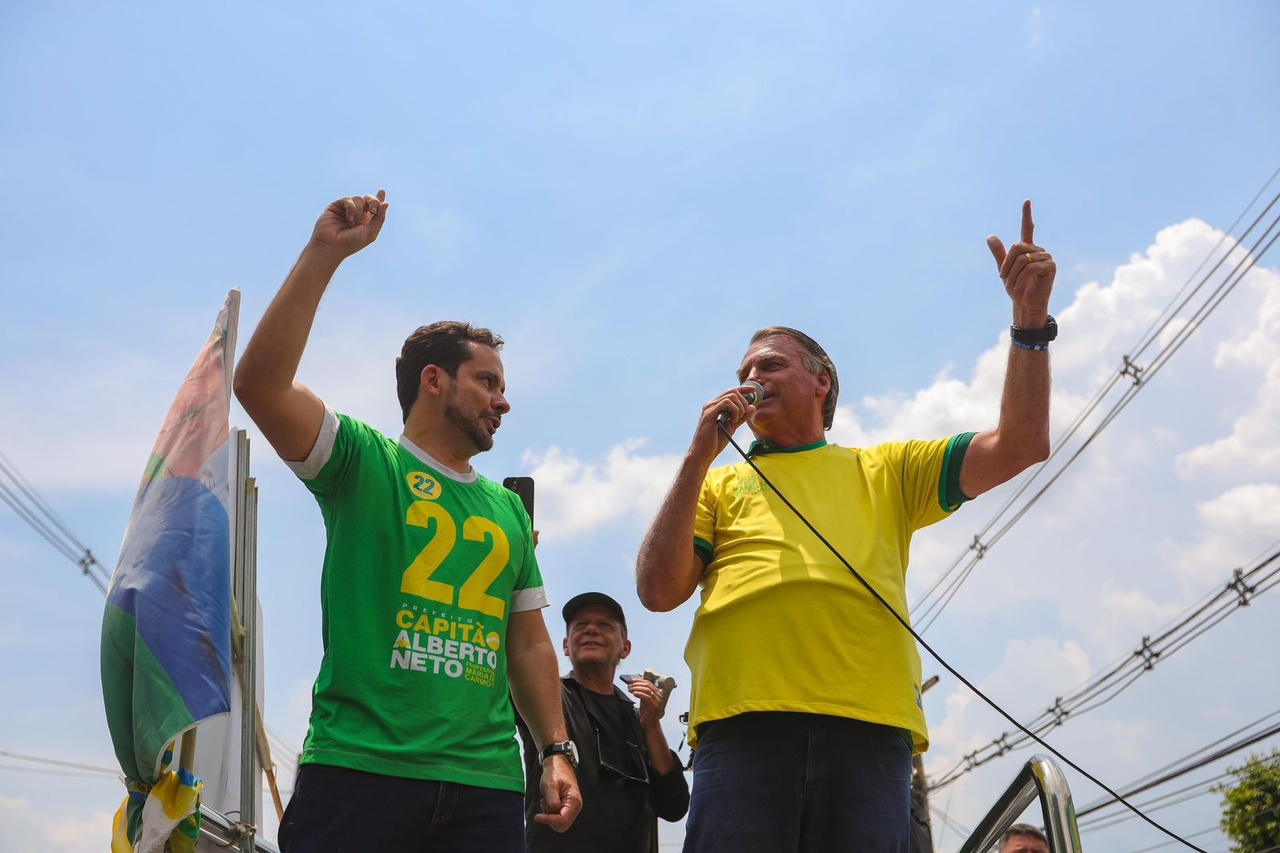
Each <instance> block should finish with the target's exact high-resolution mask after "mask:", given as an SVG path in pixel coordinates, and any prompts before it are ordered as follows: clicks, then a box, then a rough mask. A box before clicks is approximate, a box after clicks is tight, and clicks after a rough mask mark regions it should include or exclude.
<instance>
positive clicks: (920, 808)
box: [910, 675, 938, 853]
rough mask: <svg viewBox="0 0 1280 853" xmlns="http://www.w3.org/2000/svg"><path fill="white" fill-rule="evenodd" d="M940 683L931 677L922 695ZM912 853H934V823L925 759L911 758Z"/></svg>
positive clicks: (922, 686)
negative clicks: (925, 773) (931, 813)
mask: <svg viewBox="0 0 1280 853" xmlns="http://www.w3.org/2000/svg"><path fill="white" fill-rule="evenodd" d="M937 683H938V676H936V675H934V676H930V678H929V680H928V681H926V682H925V683H924V684H922V685H920V695H921V696H923V695H924V694H925V692H926V691H927V690H928V689H929V688H930V687H932V686H933V685H935V684H937ZM910 851H911V853H933V822H932V821H931V820H930V819H929V786H928V785H927V784H926V783H925V778H924V757H923V756H920V755H913V756H912V757H911V844H910Z"/></svg>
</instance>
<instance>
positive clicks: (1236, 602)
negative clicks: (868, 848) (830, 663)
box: [930, 542, 1280, 790]
mask: <svg viewBox="0 0 1280 853" xmlns="http://www.w3.org/2000/svg"><path fill="white" fill-rule="evenodd" d="M1268 550H1270V553H1269V554H1267V553H1266V552H1264V555H1263V556H1260V557H1258V558H1256V559H1255V562H1254V564H1252V565H1251V566H1250V568H1249V569H1247V570H1245V569H1241V568H1237V569H1234V570H1232V579H1231V580H1230V581H1228V582H1227V583H1226V584H1224V585H1223V586H1222V587H1221V588H1220V589H1218V590H1217V591H1216V592H1213V593H1210V594H1209V595H1208V596H1207V597H1206V598H1205V599H1203V600H1202V601H1201V602H1199V603H1197V604H1194V605H1192V606H1191V607H1190V608H1189V609H1188V610H1187V611H1184V612H1183V614H1182V615H1180V616H1179V617H1177V619H1175V621H1174V622H1172V623H1170V624H1168V625H1166V626H1165V627H1163V628H1161V629H1160V631H1158V632H1157V634H1156V636H1155V638H1154V639H1152V637H1151V636H1146V637H1143V638H1142V643H1141V644H1140V645H1139V646H1138V648H1136V649H1135V650H1134V651H1132V652H1130V653H1129V654H1127V655H1125V656H1123V657H1121V658H1120V659H1119V660H1118V661H1116V662H1115V663H1114V664H1113V665H1112V666H1110V667H1109V668H1107V669H1106V670H1104V671H1103V672H1102V673H1101V674H1100V675H1098V676H1095V677H1094V678H1092V679H1090V680H1089V681H1086V682H1085V683H1084V684H1082V685H1080V686H1079V687H1077V688H1076V689H1075V690H1074V691H1073V692H1072V693H1070V694H1068V695H1066V696H1059V697H1056V698H1055V700H1054V703H1053V705H1052V706H1050V707H1049V708H1047V709H1046V710H1045V711H1043V712H1041V713H1040V715H1038V716H1037V717H1035V718H1033V719H1032V720H1029V721H1027V722H1026V723H1025V726H1026V728H1027V729H1029V730H1031V731H1033V732H1035V734H1038V735H1043V734H1045V733H1047V732H1049V731H1050V730H1052V729H1054V728H1057V727H1058V726H1060V725H1063V724H1065V723H1066V721H1067V720H1068V719H1073V718H1075V717H1079V716H1081V715H1083V714H1085V713H1087V712H1089V711H1092V710H1094V709H1096V708H1099V707H1101V706H1103V705H1105V704H1106V703H1108V702H1110V701H1111V700H1112V699H1114V698H1115V697H1116V696H1117V695H1119V694H1120V693H1121V692H1122V691H1123V690H1125V689H1126V688H1128V687H1129V686H1130V685H1132V684H1133V683H1134V682H1135V681H1137V680H1138V679H1139V678H1141V677H1142V676H1143V675H1145V674H1146V673H1148V672H1150V671H1151V670H1153V669H1155V667H1156V665H1157V664H1158V663H1159V662H1160V661H1161V660H1167V659H1168V658H1170V657H1172V656H1173V654H1174V653H1176V652H1177V651H1179V650H1180V649H1182V648H1183V647H1184V646H1186V645H1187V644H1188V643H1190V642H1191V641H1192V640H1193V639H1196V638H1198V637H1200V636H1201V635H1203V634H1204V633H1205V632H1207V631H1208V630H1209V629H1210V628H1212V627H1214V626H1215V625H1217V624H1219V623H1220V622H1222V621H1223V620H1224V619H1226V618H1227V616H1230V615H1231V614H1232V613H1235V612H1236V611H1238V610H1239V609H1240V608H1242V607H1247V606H1248V605H1249V604H1250V603H1251V602H1252V601H1253V600H1255V599H1256V598H1257V596H1258V595H1260V594H1261V593H1262V592H1263V591H1265V590H1267V589H1270V588H1272V587H1273V586H1275V585H1276V584H1277V583H1280V542H1277V543H1273V544H1272V545H1271V546H1269V549H1268ZM1019 728H1021V726H1019ZM1024 731H1025V730H1024ZM1034 739H1035V738H1034V736H1032V735H1025V736H1022V735H1019V734H1018V733H1016V732H1010V731H1006V732H1004V733H1002V734H1001V735H1000V736H998V737H996V738H994V739H993V740H992V741H991V742H990V743H988V744H987V745H985V746H983V747H980V748H979V749H976V750H974V751H973V752H970V753H969V754H967V755H965V756H964V757H963V758H962V759H961V761H960V762H958V763H957V764H955V765H954V766H952V767H951V768H950V769H948V770H946V771H944V772H942V773H940V774H937V775H936V776H935V778H934V780H933V782H932V783H931V785H930V788H931V790H939V789H941V788H944V787H946V786H947V785H949V784H951V783H952V782H954V781H956V780H957V779H959V778H960V777H961V776H963V775H964V774H966V773H968V772H969V771H971V770H973V769H975V768H977V767H980V766H982V765H983V764H986V763H987V762H989V761H992V760H994V759H996V758H999V757H1001V756H1003V755H1004V754H1006V753H1008V752H1010V751H1012V750H1015V749H1018V748H1019V747H1021V746H1023V745H1025V744H1026V743H1028V742H1029V741H1031V740H1034Z"/></svg>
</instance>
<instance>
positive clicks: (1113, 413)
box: [911, 169, 1280, 633]
mask: <svg viewBox="0 0 1280 853" xmlns="http://www.w3.org/2000/svg"><path fill="white" fill-rule="evenodd" d="M1278 175H1280V169H1278V170H1277V171H1276V172H1274V173H1272V175H1271V177H1270V178H1268V180H1267V181H1266V183H1265V184H1264V185H1263V188H1262V189H1261V190H1259V192H1258V193H1257V194H1256V195H1255V196H1254V199H1253V200H1252V201H1250V202H1249V205H1248V206H1246V208H1245V212H1247V211H1248V210H1249V208H1251V207H1253V206H1254V204H1256V202H1257V201H1258V199H1259V198H1261V197H1262V194H1263V193H1264V192H1265V191H1266V189H1267V187H1268V186H1270V184H1271V183H1272V182H1273V181H1274V180H1275V179H1276V177H1277V176H1278ZM1277 202H1280V194H1277V195H1276V196H1274V197H1272V199H1271V201H1270V202H1269V203H1268V204H1267V206H1266V207H1265V208H1264V209H1263V212H1262V213H1260V214H1259V215H1258V216H1257V217H1255V219H1254V220H1253V222H1252V223H1251V224H1250V225H1249V227H1248V228H1247V229H1246V230H1245V232H1244V233H1243V234H1242V235H1241V237H1240V238H1239V239H1238V240H1233V241H1232V242H1233V245H1232V246H1231V247H1230V249H1228V251H1226V252H1225V253H1223V255H1222V256H1221V257H1220V258H1219V259H1218V261H1217V262H1216V263H1215V264H1214V265H1213V266H1212V267H1211V268H1210V270H1209V271H1208V272H1207V273H1205V274H1204V276H1203V277H1201V278H1200V280H1199V282H1198V283H1197V284H1196V285H1195V287H1194V288H1192V289H1191V292H1190V293H1187V294H1186V295H1185V297H1183V298H1182V301H1181V302H1180V303H1179V302H1178V301H1177V300H1178V298H1179V297H1182V295H1183V293H1184V292H1185V291H1186V290H1187V288H1188V287H1189V286H1190V285H1191V282H1192V281H1193V280H1194V279H1195V277H1196V275H1198V274H1199V272H1200V270H1201V269H1203V268H1204V266H1205V264H1207V263H1208V260H1209V258H1211V257H1213V255H1214V254H1215V253H1217V252H1218V251H1219V249H1220V248H1221V247H1222V246H1223V245H1224V243H1226V241H1227V235H1226V234H1224V235H1223V236H1222V237H1221V238H1219V241H1218V243H1217V245H1215V247H1214V248H1213V249H1212V250H1211V251H1210V253H1209V255H1208V256H1206V258H1205V259H1204V260H1202V261H1201V263H1200V265H1199V266H1198V267H1197V269H1196V271H1195V272H1193V273H1192V275H1191V276H1190V277H1189V278H1188V279H1187V281H1186V282H1185V283H1184V284H1183V286H1182V288H1181V290H1180V291H1179V293H1178V294H1177V295H1175V297H1174V299H1173V300H1172V301H1171V303H1170V307H1166V309H1165V310H1164V311H1163V312H1162V313H1161V315H1160V317H1159V318H1157V320H1156V321H1154V322H1153V323H1152V325H1151V327H1150V328H1148V330H1147V331H1146V332H1144V333H1143V335H1142V336H1141V337H1140V338H1139V341H1138V343H1137V344H1136V345H1135V349H1134V350H1133V351H1132V354H1131V355H1125V356H1123V364H1122V367H1121V368H1120V370H1118V371H1117V372H1116V373H1115V374H1113V375H1112V376H1111V377H1110V378H1109V379H1108V380H1107V381H1106V382H1105V383H1104V385H1103V387H1102V388H1101V389H1100V390H1099V391H1098V392H1097V393H1096V394H1095V395H1094V397H1093V398H1092V399H1091V400H1090V401H1089V402H1088V403H1087V404H1086V405H1085V406H1084V407H1083V409H1082V410H1081V412H1080V413H1079V414H1078V415H1077V416H1076V418H1075V420H1074V421H1073V422H1072V423H1071V424H1070V426H1068V428H1067V429H1066V431H1065V432H1064V433H1063V434H1062V435H1061V436H1060V437H1059V438H1058V440H1057V441H1056V442H1055V443H1054V446H1053V447H1052V448H1051V449H1050V453H1049V457H1048V458H1047V459H1046V460H1045V461H1044V463H1042V464H1041V465H1040V466H1038V467H1037V468H1035V469H1034V470H1033V471H1032V472H1031V473H1030V474H1029V475H1028V476H1026V477H1024V478H1023V479H1022V481H1021V482H1020V483H1019V484H1018V486H1017V487H1016V489H1015V490H1014V491H1013V493H1012V494H1010V496H1009V497H1008V498H1007V499H1006V500H1005V502H1004V504H1003V505H1002V506H1001V507H1000V508H999V509H998V510H997V511H996V513H995V514H994V515H993V516H992V518H991V519H990V520H989V521H988V523H987V524H986V526H984V527H983V528H982V529H981V530H980V531H979V532H978V533H977V534H975V535H974V537H973V541H972V542H971V543H970V545H969V546H967V548H966V549H965V550H964V551H962V552H961V553H960V554H959V555H958V556H957V557H956V558H955V559H954V560H953V561H952V562H951V564H950V565H949V566H948V567H947V568H946V569H944V570H943V572H942V573H941V574H940V575H939V576H938V577H937V578H936V579H935V580H934V582H933V583H932V584H931V585H930V586H929V588H928V589H927V590H926V591H925V593H924V595H923V596H922V597H921V598H920V599H919V600H918V601H917V602H916V603H915V604H914V605H913V606H912V607H911V613H912V617H913V622H914V623H915V624H916V626H917V629H918V630H919V631H920V632H921V633H925V632H927V631H928V629H929V627H930V626H931V625H932V624H933V622H934V621H935V620H936V619H937V617H938V616H939V615H940V614H941V612H942V611H943V610H944V609H945V607H946V606H947V604H949V603H950V602H951V600H952V599H953V598H954V596H955V594H956V593H957V592H958V591H959V588H960V587H961V586H962V585H963V584H964V582H965V581H966V580H968V578H969V577H970V575H971V574H972V572H973V570H974V568H975V567H976V565H977V563H978V561H979V560H981V559H982V558H983V557H984V556H985V555H986V553H987V551H988V550H990V549H991V548H992V547H993V546H994V545H995V544H996V543H997V542H999V540H1000V539H1002V538H1003V537H1004V535H1005V534H1006V533H1008V532H1009V530H1010V529H1011V528H1012V527H1013V525H1014V524H1016V523H1017V522H1018V521H1019V520H1021V519H1022V517H1023V516H1024V515H1026V513H1027V512H1028V511H1029V510H1030V509H1031V507H1032V506H1034V505H1035V504H1036V503H1037V502H1038V501H1039V500H1040V498H1041V497H1043V495H1044V493H1045V492H1046V491H1047V490H1048V489H1049V488H1050V487H1051V486H1052V485H1053V484H1054V483H1055V482H1057V480H1058V478H1059V477H1061V476H1062V474H1063V473H1065V471H1066V470H1067V469H1068V468H1069V467H1070V466H1071V465H1072V464H1073V463H1074V462H1075V461H1076V460H1077V459H1078V458H1079V456H1080V455H1081V453H1083V451H1084V450H1085V449H1087V448H1088V447H1089V446H1090V445H1091V444H1092V443H1093V441H1094V440H1095V439H1096V438H1097V437H1098V436H1099V435H1100V434H1101V433H1102V431H1103V430H1105V429H1106V427H1107V426H1109V425H1110V424H1111V422H1112V421H1114V420H1115V418H1116V417H1117V416H1118V415H1119V414H1120V412H1122V411H1123V410H1124V408H1125V407H1127V406H1128V404H1129V403H1130V402H1131V401H1132V399H1133V397H1134V396H1136V394H1137V393H1138V391H1140V390H1141V389H1142V388H1143V387H1144V386H1145V385H1146V384H1147V383H1148V382H1149V381H1150V380H1151V379H1152V378H1153V377H1154V376H1155V375H1156V374H1157V373H1159V371H1160V370H1161V369H1162V368H1163V367H1164V366H1165V364H1167V363H1168V361H1169V359H1171V358H1172V357H1173V355H1174V354H1176V353H1177V352H1178V350H1179V349H1180V348H1181V347H1182V345H1183V344H1184V343H1185V342H1186V341H1187V340H1188V339H1189V338H1190V336H1191V335H1192V334H1194V332H1195V331H1197V330H1198V329H1199V328H1200V326H1201V325H1202V324H1203V322H1204V320H1205V319H1206V318H1207V317H1208V316H1209V315H1210V314H1211V313H1212V312H1213V311H1214V310H1216V309H1217V307H1218V306H1219V305H1220V304H1221V303H1222V301H1223V300H1224V299H1225V298H1226V296H1227V295H1229V294H1230V293H1231V292H1232V291H1233V290H1234V289H1235V287H1236V286H1237V285H1238V284H1239V282H1240V281H1241V280H1242V279H1243V277H1244V275H1245V274H1246V273H1248V272H1249V270H1251V269H1252V268H1253V266H1254V265H1255V264H1256V263H1257V262H1258V260H1260V259H1261V257H1262V256H1263V255H1265V254H1266V252H1267V251H1268V250H1269V249H1270V248H1271V246H1272V245H1274V243H1275V241H1276V239H1277V236H1280V235H1274V234H1272V231H1274V230H1275V229H1276V227H1277V225H1278V224H1280V217H1277V218H1275V219H1273V220H1272V221H1271V223H1270V224H1269V225H1268V226H1267V227H1266V228H1265V229H1264V230H1263V232H1262V235H1261V236H1260V237H1259V238H1258V239H1257V240H1256V241H1255V243H1254V245H1253V247H1252V248H1251V249H1250V250H1248V251H1246V253H1245V255H1244V257H1243V258H1241V259H1240V260H1239V261H1238V262H1237V263H1236V264H1235V266H1234V267H1233V268H1232V269H1231V271H1230V272H1229V273H1227V276H1226V278H1225V279H1224V280H1223V281H1222V282H1221V283H1220V284H1219V285H1218V286H1217V287H1216V288H1215V289H1214V290H1213V291H1212V293H1210V295H1209V297H1208V299H1207V301H1206V302H1204V303H1203V304H1201V305H1200V306H1199V307H1198V308H1197V309H1196V310H1195V311H1194V312H1193V313H1192V315H1191V317H1190V318H1189V319H1188V320H1187V321H1186V322H1185V323H1184V324H1183V325H1182V326H1180V327H1179V328H1178V329H1177V330H1176V331H1175V332H1174V334H1173V335H1172V336H1170V338H1169V340H1167V341H1165V343H1164V345H1163V348H1162V349H1161V350H1160V351H1159V352H1157V353H1156V355H1155V356H1154V357H1153V359H1152V362H1151V363H1150V364H1148V365H1147V366H1145V367H1143V366H1139V364H1138V358H1139V357H1140V356H1141V355H1142V354H1144V353H1145V352H1146V350H1147V349H1148V347H1150V346H1151V345H1152V344H1153V343H1154V342H1156V341H1158V340H1159V339H1160V338H1161V336H1162V335H1164V334H1165V333H1166V332H1167V331H1168V330H1169V329H1170V327H1171V326H1172V324H1173V323H1174V322H1175V320H1176V319H1177V318H1178V315H1179V314H1180V313H1181V312H1182V311H1183V310H1184V309H1186V307H1187V306H1188V304H1189V303H1190V301H1191V300H1192V299H1193V298H1194V297H1195V296H1196V295H1197V294H1199V293H1200V292H1201V290H1203V289H1204V288H1205V286H1206V285H1207V284H1208V282H1209V281H1210V279H1211V278H1212V277H1213V276H1214V275H1215V274H1216V273H1217V272H1218V270H1219V269H1220V268H1222V266H1223V265H1224V264H1225V263H1226V262H1227V260H1228V259H1229V258H1230V257H1231V256H1232V254H1233V252H1234V250H1235V249H1237V248H1242V245H1241V244H1242V242H1243V241H1244V240H1245V239H1246V238H1248V236H1249V234H1250V233H1252V232H1253V230H1254V229H1255V228H1256V227H1257V226H1258V224H1259V223H1260V222H1261V221H1262V220H1263V218H1264V217H1265V216H1266V215H1267V214H1268V213H1269V212H1270V211H1271V210H1272V208H1273V207H1275V205H1276V204H1277ZM1245 212H1242V213H1241V214H1240V216H1238V217H1237V219H1236V222H1235V223H1233V224H1232V226H1231V229H1234V228H1235V227H1236V225H1238V224H1239V223H1240V222H1241V221H1243V219H1244V216H1245ZM1231 229H1229V230H1231ZM1269 235H1270V236H1269ZM1175 303H1176V307H1174V306H1175ZM1126 376H1127V377H1131V379H1132V383H1131V384H1130V386H1129V387H1128V388H1127V389H1126V390H1125V392H1124V393H1123V394H1122V396H1121V398H1120V400H1119V401H1117V402H1116V403H1115V404H1114V405H1113V407H1112V408H1111V409H1110V410H1109V411H1108V412H1107V413H1106V414H1105V415H1104V417H1103V419H1102V421H1101V422H1100V423H1099V424H1098V425H1097V426H1096V427H1095V428H1094V430H1093V432H1092V433H1091V434H1090V435H1089V436H1088V437H1087V438H1086V439H1084V441H1083V443H1082V445H1081V446H1080V447H1079V448H1078V449H1077V450H1076V451H1075V452H1074V453H1073V454H1072V455H1071V456H1070V457H1069V458H1068V459H1067V460H1066V461H1065V462H1064V463H1063V464H1062V465H1061V466H1060V467H1059V468H1058V469H1057V470H1056V472H1055V473H1054V474H1053V475H1052V476H1049V475H1047V474H1045V472H1046V471H1047V470H1049V468H1050V466H1051V463H1052V462H1053V461H1054V460H1055V459H1056V458H1057V457H1058V456H1059V454H1060V453H1063V452H1064V450H1065V448H1066V447H1067V445H1068V444H1069V443H1070V442H1071V440H1072V439H1073V438H1074V437H1075V435H1076V433H1077V432H1079V431H1080V430H1081V429H1083V427H1084V426H1085V424H1086V423H1088V422H1089V420H1090V419H1091V418H1092V416H1093V415H1094V413H1095V412H1096V410H1097V409H1098V407H1099V406H1100V405H1101V404H1102V402H1103V400H1104V399H1106V397H1107V396H1108V395H1110V394H1111V392H1112V391H1113V390H1114V389H1115V388H1116V386H1117V385H1118V384H1119V383H1120V382H1121V381H1122V380H1123V379H1124V378H1125V377H1126ZM1042 476H1046V477H1049V479H1048V482H1047V483H1046V484H1045V485H1044V486H1043V487H1042V488H1040V489H1039V490H1038V491H1036V492H1035V493H1034V494H1033V495H1032V496H1031V497H1030V498H1029V499H1028V500H1027V501H1026V503H1025V505H1023V506H1022V507H1021V508H1020V509H1018V510H1017V511H1016V512H1014V514H1013V515H1012V517H1011V518H1009V519H1008V521H1007V522H1006V523H1005V524H1004V525H1003V526H1001V527H1000V528H999V529H997V530H995V532H994V533H992V530H993V529H994V528H995V527H996V524H997V523H998V522H999V521H1000V519H1001V518H1003V517H1004V516H1005V515H1006V514H1007V513H1009V512H1010V511H1011V510H1012V509H1013V507H1014V505H1015V504H1017V502H1018V501H1019V500H1020V499H1021V498H1022V497H1023V495H1025V494H1026V493H1027V492H1028V491H1029V490H1030V488H1031V486H1032V485H1033V484H1034V483H1035V482H1036V481H1037V479H1039V478H1041V477H1042ZM966 558H968V561H967V563H966V562H965V561H966ZM962 563H964V564H965V565H964V568H963V569H960V566H961V564H962ZM957 570H959V572H960V573H959V575H956V574H955V573H956V571H957Z"/></svg>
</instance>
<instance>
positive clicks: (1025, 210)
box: [1022, 199, 1036, 246]
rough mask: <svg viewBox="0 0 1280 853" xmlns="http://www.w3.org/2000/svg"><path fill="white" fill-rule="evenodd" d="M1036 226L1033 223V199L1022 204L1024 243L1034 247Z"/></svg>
mask: <svg viewBox="0 0 1280 853" xmlns="http://www.w3.org/2000/svg"><path fill="white" fill-rule="evenodd" d="M1035 230H1036V224H1035V223H1034V222H1032V221H1031V199H1027V200H1026V201H1024V202H1023V203H1022V242H1024V243H1026V244H1028V245H1031V246H1034V245H1035V242H1036V241H1035V240H1034V239H1032V238H1033V237H1034V236H1035Z"/></svg>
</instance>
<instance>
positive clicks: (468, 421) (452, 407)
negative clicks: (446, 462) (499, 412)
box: [444, 385, 493, 453]
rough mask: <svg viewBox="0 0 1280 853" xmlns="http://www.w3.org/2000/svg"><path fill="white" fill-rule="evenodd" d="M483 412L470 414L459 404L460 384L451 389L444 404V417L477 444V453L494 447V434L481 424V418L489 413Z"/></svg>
mask: <svg viewBox="0 0 1280 853" xmlns="http://www.w3.org/2000/svg"><path fill="white" fill-rule="evenodd" d="M489 414H490V413H489V412H482V413H480V414H478V415H472V414H468V413H467V412H465V411H463V409H462V407H461V406H459V405H458V386H457V385H454V386H452V387H451V388H450V389H449V397H448V399H447V400H445V404H444V417H445V420H447V421H448V422H449V423H451V424H453V425H454V426H455V427H457V428H458V430H459V431H460V432H461V433H462V434H463V435H465V436H466V437H467V438H468V439H470V440H471V443H472V444H473V445H475V448H476V453H483V452H485V451H486V450H492V449H493V435H492V434H490V432H489V431H488V430H487V429H485V428H484V427H483V426H482V425H481V424H480V418H481V417H484V416H487V415H489Z"/></svg>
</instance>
